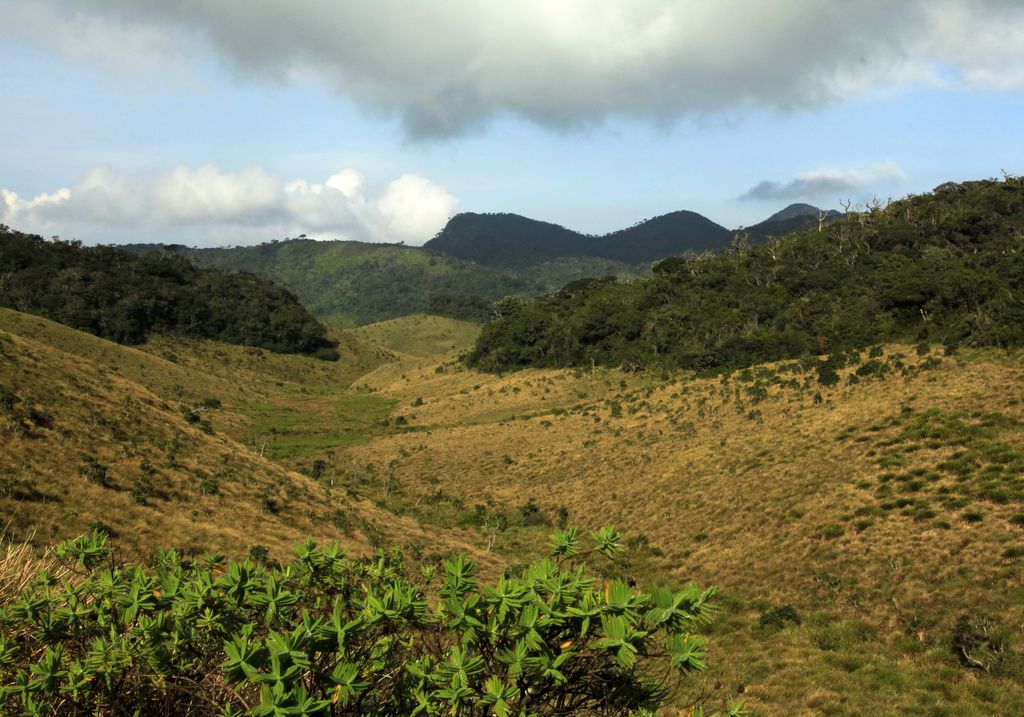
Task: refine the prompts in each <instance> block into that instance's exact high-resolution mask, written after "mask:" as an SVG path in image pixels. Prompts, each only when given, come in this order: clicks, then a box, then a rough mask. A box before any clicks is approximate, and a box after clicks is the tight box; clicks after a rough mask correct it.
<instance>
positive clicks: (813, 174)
mask: <svg viewBox="0 0 1024 717" xmlns="http://www.w3.org/2000/svg"><path fill="white" fill-rule="evenodd" d="M906 179H907V175H906V174H905V173H904V172H903V170H902V169H900V168H899V166H897V165H896V164H895V163H893V162H883V163H881V164H876V165H874V166H872V167H869V168H868V169H840V168H838V167H824V168H822V169H815V170H813V171H810V172H802V173H800V174H798V175H796V177H795V178H793V179H791V180H789V181H788V182H779V181H773V180H769V179H765V180H763V181H761V182H758V183H757V184H755V185H754V186H753V187H751V188H750V189H748V190H747V191H746V192H744V193H743V194H742V195H740V197H739V198H740V199H741V200H748V199H754V200H772V201H776V200H777V201H791V200H797V199H814V198H820V197H828V198H830V199H833V200H839V199H846V198H848V197H849V195H850V194H851V193H859V192H861V191H863V190H867V191H872V190H876V189H880V188H881V187H886V186H891V185H894V184H899V183H900V182H904V181H906Z"/></svg>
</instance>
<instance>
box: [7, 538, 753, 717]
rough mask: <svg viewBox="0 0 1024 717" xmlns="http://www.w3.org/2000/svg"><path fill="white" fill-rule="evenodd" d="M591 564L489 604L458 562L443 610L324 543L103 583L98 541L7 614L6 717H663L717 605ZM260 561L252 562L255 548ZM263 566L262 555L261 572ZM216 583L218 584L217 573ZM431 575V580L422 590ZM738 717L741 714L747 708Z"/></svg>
mask: <svg viewBox="0 0 1024 717" xmlns="http://www.w3.org/2000/svg"><path fill="white" fill-rule="evenodd" d="M592 537H593V538H594V547H593V548H591V549H590V550H583V548H582V545H581V542H582V541H581V540H580V538H579V537H578V536H577V533H576V530H575V529H572V528H570V529H567V530H566V531H558V532H557V533H556V534H555V535H554V536H553V538H552V544H553V546H554V551H553V558H551V559H545V560H541V561H539V562H537V563H534V564H533V565H531V566H529V567H527V568H526V569H525V570H523V571H522V573H521V574H519V575H517V576H513V577H502V578H500V579H499V580H498V581H497V583H496V584H494V585H491V586H489V587H486V588H483V589H481V588H480V587H479V586H478V582H477V579H476V576H475V571H474V567H473V565H472V564H471V563H469V562H467V561H466V559H465V558H464V557H462V556H453V557H451V558H450V559H448V560H446V561H445V562H444V565H443V571H442V572H443V575H442V577H441V584H440V588H439V590H438V593H437V595H436V601H435V603H434V605H435V606H434V607H431V604H432V603H431V601H429V600H428V599H427V596H426V595H425V594H424V592H423V591H422V589H421V588H420V587H418V586H417V585H416V584H415V583H414V582H413V581H412V580H411V579H410V578H409V577H408V576H407V575H406V571H405V566H404V563H403V561H402V558H401V555H400V554H399V553H398V552H397V551H391V552H383V551H382V552H379V553H378V554H377V555H376V557H374V558H371V559H366V560H350V559H347V558H345V557H344V555H343V554H342V553H341V551H340V550H339V549H338V547H337V545H331V546H326V547H320V546H317V545H316V544H314V543H313V542H312V541H311V540H310V541H307V542H306V543H305V544H303V545H300V546H299V547H298V548H297V554H296V557H295V558H294V560H293V561H292V562H291V563H290V564H289V565H287V566H284V567H282V568H273V567H264V566H260V565H256V564H254V563H253V562H250V561H246V562H243V563H231V564H228V565H227V566H223V565H221V562H222V561H220V560H216V559H214V558H216V556H213V557H212V558H210V559H207V558H204V559H202V560H199V561H196V562H188V561H185V560H183V559H182V557H181V556H180V555H178V554H177V553H175V552H172V551H167V552H160V553H158V554H157V556H156V558H155V561H154V564H153V565H152V567H151V568H148V569H146V568H142V567H139V566H131V565H121V566H116V567H107V568H104V569H102V570H100V569H97V566H98V565H99V564H100V563H101V562H103V561H104V559H105V558H106V540H105V538H104V537H103V536H100V535H97V534H94V535H93V536H89V537H83V538H79V539H77V540H76V541H71V542H69V543H64V544H62V545H61V546H59V547H58V550H57V554H58V555H60V556H62V557H64V558H65V559H67V560H68V561H74V562H76V563H77V564H78V565H79V568H80V570H79V575H78V576H77V577H75V578H74V579H72V580H68V581H66V582H61V583H58V582H56V581H54V580H53V579H52V578H49V577H48V576H45V575H41V576H40V577H39V579H38V580H36V581H35V582H34V583H33V584H32V585H31V586H30V587H29V588H28V589H26V590H25V591H24V592H23V593H22V594H21V595H20V596H18V597H17V598H16V599H14V600H13V601H11V603H10V604H8V605H5V606H4V607H3V608H2V609H0V665H2V667H3V670H2V672H0V674H2V677H0V710H2V711H4V712H5V713H9V714H17V713H23V712H24V713H28V714H118V715H120V714H133V713H134V714H145V715H157V716H159V715H178V714H197V715H229V714H231V715H240V714H243V713H245V714H251V715H268V716H269V715H275V716H277V715H281V716H282V717H283V716H285V715H292V716H303V715H379V714H390V715H414V714H423V715H439V714H450V715H483V714H488V715H490V714H495V715H500V716H502V717H507V716H509V715H527V714H533V715H554V714H593V715H627V714H634V713H636V712H638V711H645V710H654V709H656V708H657V707H659V705H661V704H662V703H663V701H664V700H665V699H666V697H667V696H668V694H669V693H670V690H671V689H672V687H673V682H674V681H675V680H678V679H682V678H683V677H685V675H687V674H688V673H690V672H692V671H695V670H700V669H702V668H703V666H704V643H703V640H702V638H700V637H697V636H695V635H693V634H692V631H693V629H694V628H696V627H698V626H700V625H702V624H704V623H705V622H706V621H707V618H708V615H709V613H710V610H711V608H710V606H709V600H710V599H711V597H712V595H713V593H714V591H713V590H701V589H699V588H697V587H696V586H693V585H691V586H689V587H687V588H684V589H683V590H679V591H673V590H670V589H668V588H660V589H658V590H655V591H653V592H651V593H641V592H637V591H636V590H635V589H634V588H632V587H630V585H629V584H628V583H626V582H624V581H621V580H610V581H607V582H596V581H595V580H594V579H592V578H589V577H587V574H586V566H585V565H584V564H582V563H578V562H577V561H578V560H579V559H581V558H582V557H584V556H586V555H587V554H589V553H595V554H603V555H606V556H609V557H612V558H614V557H615V556H616V554H617V552H618V550H619V537H618V534H617V533H616V531H614V530H612V529H603V530H601V531H598V532H596V533H594V534H593V536H592ZM254 552H255V547H254ZM259 557H265V556H259ZM215 569H216V571H214V570H215ZM431 573H432V571H427V572H425V573H423V575H424V576H426V575H429V574H431ZM729 711H730V714H741V713H742V708H741V706H740V705H738V704H732V705H730V707H729Z"/></svg>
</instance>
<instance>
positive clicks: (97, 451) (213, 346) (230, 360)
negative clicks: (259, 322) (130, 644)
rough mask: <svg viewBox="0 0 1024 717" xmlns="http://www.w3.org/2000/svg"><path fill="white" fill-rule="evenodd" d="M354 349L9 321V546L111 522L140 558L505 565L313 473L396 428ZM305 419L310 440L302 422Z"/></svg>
mask: <svg viewBox="0 0 1024 717" xmlns="http://www.w3.org/2000/svg"><path fill="white" fill-rule="evenodd" d="M339 338H342V339H344V338H345V337H339ZM342 345H343V346H344V347H346V353H347V354H348V355H347V356H346V358H347V359H348V361H347V362H346V361H345V360H344V359H343V360H342V361H339V362H337V363H326V362H322V361H316V360H315V359H311V358H308V357H298V356H280V355H276V354H272V353H270V352H268V351H263V350H260V349H252V348H250V349H243V348H241V347H237V346H231V345H228V344H218V343H213V342H195V343H192V344H180V343H172V342H170V341H168V340H166V339H162V340H157V341H154V342H151V343H149V344H147V345H146V346H145V347H143V349H135V348H128V347H124V346H120V345H117V344H113V343H111V342H107V341H104V340H102V339H98V338H96V337H93V336H90V335H88V334H84V333H81V332H77V331H74V330H72V329H68V328H66V327H64V326H61V325H59V324H55V323H52V322H50V321H47V320H45V319H41V318H38V317H34V316H29V315H26V314H20V313H17V312H12V311H9V310H6V309H3V310H0V366H2V368H3V370H2V371H0V433H2V436H3V440H2V441H0V508H2V510H3V511H4V514H5V515H6V516H8V520H7V526H6V537H7V538H8V539H11V540H15V541H17V540H25V539H29V540H31V541H33V542H34V543H35V544H37V545H48V544H52V543H53V542H55V541H56V540H58V539H63V538H65V537H69V536H74V535H76V534H78V533H80V532H82V531H84V530H88V529H89V528H91V527H99V528H100V529H102V530H105V531H108V532H109V533H110V534H111V535H112V537H113V539H114V544H115V545H116V546H117V548H118V550H119V551H121V552H122V554H124V555H127V556H134V557H147V556H148V555H149V554H150V553H151V551H152V550H154V549H155V548H156V547H160V546H177V547H180V548H182V549H184V550H185V551H186V552H187V553H197V552H202V551H204V550H208V549H215V550H219V551H222V552H225V553H227V554H229V555H233V556H236V557H241V556H244V555H245V554H246V553H248V552H249V551H250V550H252V549H253V547H254V546H257V547H258V546H262V547H263V548H266V549H267V550H268V551H269V554H270V556H271V557H283V556H286V555H288V554H289V553H290V550H291V547H292V545H293V544H294V543H295V542H296V541H297V540H300V539H302V538H303V537H305V536H306V535H313V536H316V537H317V538H318V539H320V540H339V541H340V542H342V544H343V545H345V546H347V547H348V548H350V549H351V550H354V551H355V552H357V553H365V552H366V551H368V550H371V549H373V548H374V547H377V546H384V545H390V544H395V543H397V544H413V545H421V546H423V547H424V549H427V548H429V549H430V551H436V552H438V553H440V552H444V551H445V550H448V549H460V550H461V549H468V550H469V551H470V552H471V553H480V557H481V558H482V559H483V562H484V563H485V564H488V563H489V562H491V561H489V560H488V557H487V556H486V555H483V553H482V551H477V550H475V549H474V548H473V547H472V546H470V545H465V544H464V543H463V541H462V539H461V538H460V537H459V536H458V535H457V534H446V535H441V534H436V535H435V534H434V531H424V529H423V528H422V527H421V526H420V525H418V524H417V523H416V522H415V521H414V520H412V519H396V518H395V516H393V515H391V514H388V513H386V512H384V511H382V510H381V509H380V508H378V507H376V506H375V505H374V504H373V503H372V502H369V501H366V500H363V499H361V498H359V497H358V496H354V495H352V494H349V493H346V492H345V491H343V490H340V489H339V488H337V487H335V486H333V485H332V484H331V483H329V482H325V481H318V480H316V479H315V478H314V477H312V476H311V475H310V473H311V472H312V471H310V470H308V466H307V464H306V463H304V462H303V460H304V459H305V457H306V456H308V455H309V453H310V452H311V451H313V450H320V449H321V448H322V447H324V446H326V447H337V446H339V445H349V444H351V443H353V442H358V441H361V440H366V439H367V438H368V436H370V435H372V434H373V433H374V432H382V431H383V430H384V429H383V428H382V427H381V426H380V423H379V420H378V419H379V418H380V417H382V416H386V415H387V414H388V412H389V407H390V404H391V401H390V400H388V399H380V398H375V397H360V396H354V395H350V394H348V393H347V392H346V391H345V389H344V387H345V386H347V384H348V382H349V381H350V380H351V378H353V377H354V373H357V372H360V371H363V370H365V369H366V368H368V367H371V366H373V365H376V363H379V360H378V359H377V358H375V355H376V354H377V353H378V350H376V349H366V348H365V347H362V346H361V345H360V344H359V343H358V342H357V341H355V340H353V339H351V338H348V339H347V343H346V342H343V344H342ZM300 411H301V417H302V421H301V424H302V427H301V434H298V433H296V432H295V431H289V430H288V425H287V424H288V419H289V418H294V416H296V415H297V414H299V412H300ZM277 456H288V457H290V458H292V459H294V462H293V464H292V465H288V464H286V463H285V462H283V461H282V462H275V461H274V460H272V459H273V458H275V457H277ZM293 467H306V468H307V470H306V471H305V473H300V472H298V471H296V470H293V469H292V468H293Z"/></svg>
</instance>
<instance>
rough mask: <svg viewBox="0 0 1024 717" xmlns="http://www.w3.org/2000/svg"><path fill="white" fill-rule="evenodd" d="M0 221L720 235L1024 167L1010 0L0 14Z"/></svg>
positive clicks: (118, 238)
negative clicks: (699, 217)
mask: <svg viewBox="0 0 1024 717" xmlns="http://www.w3.org/2000/svg"><path fill="white" fill-rule="evenodd" d="M0 68H2V70H0V96H2V97H3V98H4V100H5V103H4V104H5V107H4V111H3V112H0V223H3V224H7V225H9V226H11V227H14V228H16V229H20V230H22V231H30V232H34V233H39V234H43V235H44V236H52V235H59V236H61V237H63V238H77V239H80V240H82V241H84V242H86V243H126V242H156V241H159V242H165V243H178V244H188V245H193V246H223V245H236V244H255V243H260V242H264V241H269V240H272V239H282V238H285V237H291V236H298V235H301V234H305V235H307V236H310V237H313V238H317V239H352V240H359V241H374V242H382V241H385V242H405V243H406V244H412V245H418V244H422V243H423V242H424V241H427V240H429V239H430V238H431V237H432V236H433V235H434V234H436V233H437V232H438V231H439V230H440V229H441V228H442V227H443V226H444V224H445V222H446V221H447V220H448V219H449V218H450V217H451V216H452V215H453V214H455V213H457V212H462V211H468V212H515V213H518V214H523V215H526V216H529V217H533V218H535V219H541V220H544V221H550V222H554V223H557V224H561V225H564V226H567V227H570V228H572V229H576V230H579V231H583V232H587V233H592V234H602V233H605V232H609V231H614V230H616V229H619V228H623V227H627V226H630V225H632V224H634V223H636V222H638V221H641V220H643V219H646V218H650V217H653V216H657V215H659V214H664V213H666V212H670V211H676V210H679V209H689V210H692V211H697V212H700V213H701V214H704V215H705V216H707V217H709V218H710V219H712V220H714V221H716V222H718V223H720V224H722V225H724V226H727V227H730V228H736V227H740V226H744V225H750V224H754V223H756V222H758V221H760V220H762V219H764V218H765V217H767V216H768V215H770V214H772V213H774V212H775V211H777V210H779V209H781V208H782V207H784V206H786V205H788V204H790V203H792V202H808V203H811V204H814V205H816V206H820V207H826V208H839V207H840V203H841V202H844V201H852V202H853V203H854V204H857V203H866V202H868V201H870V200H872V199H873V198H875V197H877V198H878V199H880V200H882V201H885V200H886V199H888V198H895V197H901V196H904V195H906V194H910V193H917V192H924V191H928V190H930V189H932V188H933V187H935V186H937V185H938V184H941V183H943V182H945V181H961V180H968V179H981V178H988V177H997V176H1001V173H1002V172H1004V171H1005V172H1009V173H1011V174H1020V173H1024V132H1022V131H1021V130H1022V128H1024V2H1021V1H1020V0H900V2H892V1H891V0H884V1H883V0H844V1H838V0H773V1H772V2H767V1H764V2H762V1H760V0H758V1H757V2H755V1H754V0H674V1H673V0H477V1H470V0H431V1H430V2H407V1H405V0H374V2H372V3H370V2H366V1H365V0H358V1H348V0H290V1H288V2H283V1H282V2H270V1H269V0H75V1H74V2H70V1H64V0H31V1H20V2H19V1H17V0H0Z"/></svg>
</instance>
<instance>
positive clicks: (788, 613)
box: [758, 605, 800, 630]
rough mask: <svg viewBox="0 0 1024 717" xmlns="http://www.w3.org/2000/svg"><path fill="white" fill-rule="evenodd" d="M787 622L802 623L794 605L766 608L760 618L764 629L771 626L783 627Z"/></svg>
mask: <svg viewBox="0 0 1024 717" xmlns="http://www.w3.org/2000/svg"><path fill="white" fill-rule="evenodd" d="M787 623H789V624H792V625H799V624H800V616H799V615H798V614H797V611H796V608H794V607H793V606H792V605H782V606H780V607H774V608H771V609H770V610H765V611H764V612H762V613H761V617H760V618H759V619H758V624H759V625H760V626H761V629H762V630H764V629H767V628H770V627H774V628H779V629H782V628H784V627H785V626H786V624H787Z"/></svg>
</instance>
